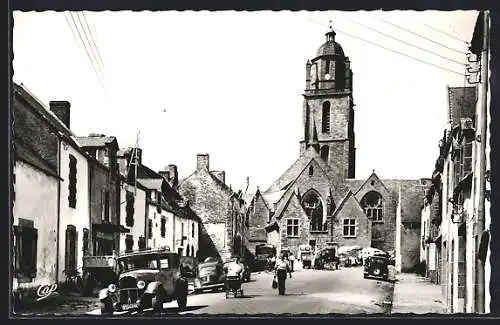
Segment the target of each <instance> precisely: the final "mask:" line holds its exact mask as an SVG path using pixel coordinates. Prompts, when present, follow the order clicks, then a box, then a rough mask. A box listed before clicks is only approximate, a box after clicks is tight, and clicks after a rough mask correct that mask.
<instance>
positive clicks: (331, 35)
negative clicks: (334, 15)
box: [325, 18, 335, 42]
mask: <svg viewBox="0 0 500 325" xmlns="http://www.w3.org/2000/svg"><path fill="white" fill-rule="evenodd" d="M332 22H333V21H332V19H331V18H330V20H329V21H328V23H329V25H330V27H329V29H328V32H327V33H326V34H325V35H326V41H327V42H335V31H334V30H333V27H332Z"/></svg>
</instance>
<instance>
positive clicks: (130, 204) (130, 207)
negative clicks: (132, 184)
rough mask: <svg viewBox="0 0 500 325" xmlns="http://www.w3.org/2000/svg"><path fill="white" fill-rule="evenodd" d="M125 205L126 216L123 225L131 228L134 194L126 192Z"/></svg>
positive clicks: (132, 223)
mask: <svg viewBox="0 0 500 325" xmlns="http://www.w3.org/2000/svg"><path fill="white" fill-rule="evenodd" d="M125 197H126V201H127V205H126V208H125V209H126V213H127V216H126V218H125V224H126V225H127V227H133V226H134V203H135V197H134V193H132V192H130V191H127V194H126V195H125Z"/></svg>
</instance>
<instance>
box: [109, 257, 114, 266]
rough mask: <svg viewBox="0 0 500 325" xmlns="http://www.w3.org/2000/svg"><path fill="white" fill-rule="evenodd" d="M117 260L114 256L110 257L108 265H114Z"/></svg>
mask: <svg viewBox="0 0 500 325" xmlns="http://www.w3.org/2000/svg"><path fill="white" fill-rule="evenodd" d="M114 265H115V260H114V259H113V258H108V266H114Z"/></svg>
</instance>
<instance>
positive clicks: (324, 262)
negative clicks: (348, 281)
mask: <svg viewBox="0 0 500 325" xmlns="http://www.w3.org/2000/svg"><path fill="white" fill-rule="evenodd" d="M338 265H339V258H338V256H337V250H336V249H335V248H333V247H327V248H323V249H321V250H319V251H318V252H317V253H316V256H315V258H314V268H315V269H316V270H324V269H327V270H335V269H338Z"/></svg>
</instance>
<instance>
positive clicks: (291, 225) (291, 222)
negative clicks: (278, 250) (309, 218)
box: [286, 219, 299, 237]
mask: <svg viewBox="0 0 500 325" xmlns="http://www.w3.org/2000/svg"><path fill="white" fill-rule="evenodd" d="M286 235H287V237H298V236H299V219H287V220H286Z"/></svg>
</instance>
